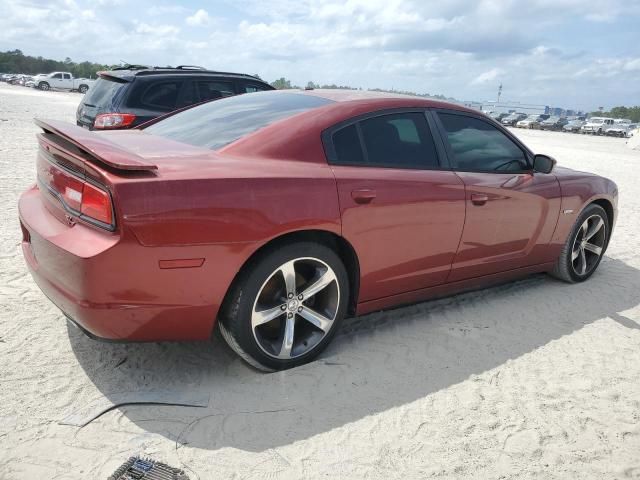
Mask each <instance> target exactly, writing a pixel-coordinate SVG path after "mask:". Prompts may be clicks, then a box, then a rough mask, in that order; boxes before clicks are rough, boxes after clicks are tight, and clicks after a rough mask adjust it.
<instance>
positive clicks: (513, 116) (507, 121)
mask: <svg viewBox="0 0 640 480" xmlns="http://www.w3.org/2000/svg"><path fill="white" fill-rule="evenodd" d="M525 118H527V115H526V114H524V113H510V114H509V115H507V116H506V117H504V118H503V119H502V120H500V123H502V125H508V126H511V127H513V126H515V124H516V123H518V122H519V121H520V120H524V119H525Z"/></svg>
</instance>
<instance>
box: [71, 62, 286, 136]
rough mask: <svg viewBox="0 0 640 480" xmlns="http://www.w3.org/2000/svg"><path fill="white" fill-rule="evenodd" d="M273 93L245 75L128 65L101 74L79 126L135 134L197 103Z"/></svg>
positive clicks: (82, 106)
mask: <svg viewBox="0 0 640 480" xmlns="http://www.w3.org/2000/svg"><path fill="white" fill-rule="evenodd" d="M273 89H274V88H273V87H272V86H271V85H269V84H268V83H266V82H264V81H262V80H260V79H259V78H258V77H254V76H251V75H245V74H242V73H230V72H214V71H210V70H205V69H203V68H201V67H192V66H186V65H181V66H178V67H175V68H171V67H164V68H161V67H145V66H136V65H127V66H125V67H121V68H116V69H113V70H109V71H106V72H99V73H98V79H97V80H96V82H95V84H94V85H93V86H92V87H91V89H89V91H88V92H87V94H86V95H85V96H84V98H83V99H82V101H81V102H80V105H79V106H78V110H77V112H76V123H77V124H78V125H79V126H81V127H85V128H88V129H90V130H94V129H95V130H106V129H109V130H113V129H122V128H132V127H136V126H137V125H140V124H142V123H144V122H147V121H149V120H152V119H154V118H156V117H159V116H160V115H164V114H165V113H169V112H171V111H173V110H177V109H179V108H183V107H187V106H189V105H193V104H195V103H200V102H205V101H208V100H214V99H217V98H222V97H229V96H232V95H238V94H241V93H251V92H260V91H263V90H273Z"/></svg>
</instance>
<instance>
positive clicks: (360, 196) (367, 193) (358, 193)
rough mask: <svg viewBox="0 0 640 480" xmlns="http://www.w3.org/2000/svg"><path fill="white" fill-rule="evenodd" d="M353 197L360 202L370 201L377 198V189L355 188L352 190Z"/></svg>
mask: <svg viewBox="0 0 640 480" xmlns="http://www.w3.org/2000/svg"><path fill="white" fill-rule="evenodd" d="M351 198H353V201H354V202H356V203H359V204H364V203H370V202H371V200H373V199H374V198H376V191H375V190H372V189H370V188H361V189H358V190H353V191H352V192H351Z"/></svg>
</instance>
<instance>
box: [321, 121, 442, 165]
mask: <svg viewBox="0 0 640 480" xmlns="http://www.w3.org/2000/svg"><path fill="white" fill-rule="evenodd" d="M358 129H359V130H360V135H358ZM360 137H361V138H362V142H360ZM332 140H333V146H334V150H335V155H336V163H339V164H352V165H353V164H362V165H365V166H370V167H391V168H424V169H429V168H438V166H439V164H438V155H437V153H436V147H435V144H434V141H433V137H432V135H431V131H430V130H429V126H428V124H427V120H426V118H425V116H424V113H421V112H406V113H394V114H389V115H381V116H377V117H373V118H368V119H366V120H362V121H360V122H358V123H357V124H353V125H349V126H347V127H344V128H342V129H340V130H338V131H337V132H335V133H334V134H333V138H332Z"/></svg>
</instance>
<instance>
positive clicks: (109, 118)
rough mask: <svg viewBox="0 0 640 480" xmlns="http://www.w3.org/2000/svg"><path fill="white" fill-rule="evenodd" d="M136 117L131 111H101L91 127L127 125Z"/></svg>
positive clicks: (119, 126)
mask: <svg viewBox="0 0 640 480" xmlns="http://www.w3.org/2000/svg"><path fill="white" fill-rule="evenodd" d="M135 119H136V116H135V115H134V114H133V113H101V114H100V115H98V116H97V117H96V119H95V120H94V122H93V128H96V129H101V130H104V129H109V128H123V127H128V126H129V125H131V124H132V123H133V121H134V120H135Z"/></svg>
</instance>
